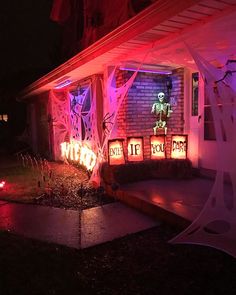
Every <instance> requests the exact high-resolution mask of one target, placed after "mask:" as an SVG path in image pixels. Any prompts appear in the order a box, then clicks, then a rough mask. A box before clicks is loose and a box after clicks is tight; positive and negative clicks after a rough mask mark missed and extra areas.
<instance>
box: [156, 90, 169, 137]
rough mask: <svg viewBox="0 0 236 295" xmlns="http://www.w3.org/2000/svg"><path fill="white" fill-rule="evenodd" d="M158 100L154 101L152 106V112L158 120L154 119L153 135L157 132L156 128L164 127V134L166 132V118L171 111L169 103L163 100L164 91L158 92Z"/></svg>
mask: <svg viewBox="0 0 236 295" xmlns="http://www.w3.org/2000/svg"><path fill="white" fill-rule="evenodd" d="M157 97H158V102H155V103H154V104H153V106H152V114H155V115H157V117H158V119H159V120H158V121H156V126H154V127H153V132H154V135H156V134H157V130H158V129H164V132H165V134H167V122H166V120H167V118H169V117H170V114H171V113H172V112H173V111H172V110H171V105H170V104H169V103H167V102H165V93H164V92H159V93H158V95H157Z"/></svg>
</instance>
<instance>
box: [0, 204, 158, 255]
mask: <svg viewBox="0 0 236 295" xmlns="http://www.w3.org/2000/svg"><path fill="white" fill-rule="evenodd" d="M157 225H158V223H157V221H154V220H153V219H151V218H150V217H148V216H146V215H144V214H142V213H139V212H137V211H136V210H134V209H131V208H129V207H127V206H126V205H123V204H121V203H119V202H116V203H112V204H108V205H104V206H102V207H96V208H92V209H87V210H83V211H82V213H81V215H80V213H79V212H78V211H74V210H64V209H59V208H51V207H43V206H36V205H25V204H16V203H7V202H4V201H0V230H6V231H11V232H13V233H16V234H19V235H22V236H25V237H29V238H33V239H38V240H42V241H48V242H53V243H57V244H62V245H66V246H69V247H74V248H77V249H79V248H87V247H90V246H94V245H96V244H101V243H104V242H107V241H111V240H113V239H116V238H120V237H123V236H125V235H128V234H131V233H135V232H139V231H142V230H145V229H148V228H151V227H154V226H157Z"/></svg>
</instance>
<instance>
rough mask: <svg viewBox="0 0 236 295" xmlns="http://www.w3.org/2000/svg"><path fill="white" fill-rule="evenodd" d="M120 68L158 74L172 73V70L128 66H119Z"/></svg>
mask: <svg viewBox="0 0 236 295" xmlns="http://www.w3.org/2000/svg"><path fill="white" fill-rule="evenodd" d="M120 70H125V71H132V72H136V71H138V72H141V73H153V74H160V75H170V74H172V71H165V70H148V69H135V68H129V67H120Z"/></svg>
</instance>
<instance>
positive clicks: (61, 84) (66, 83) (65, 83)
mask: <svg viewBox="0 0 236 295" xmlns="http://www.w3.org/2000/svg"><path fill="white" fill-rule="evenodd" d="M71 83H72V81H71V80H65V81H63V82H61V83H59V84H57V85H56V86H55V87H54V88H55V89H61V88H64V87H66V86H68V85H70V84H71Z"/></svg>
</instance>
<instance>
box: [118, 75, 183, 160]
mask: <svg viewBox="0 0 236 295" xmlns="http://www.w3.org/2000/svg"><path fill="white" fill-rule="evenodd" d="M130 75H131V73H129V72H124V71H123V72H119V73H117V86H119V85H120V84H121V83H123V82H124V81H125V80H127V78H128V77H129V76H130ZM171 78H172V90H171V95H170V97H173V98H175V101H176V105H173V106H172V110H173V113H172V114H171V116H170V118H169V119H168V122H167V127H168V133H167V157H169V156H170V138H171V134H182V133H183V128H184V115H183V114H184V91H183V84H184V70H183V69H177V70H175V71H174V72H173V74H172V75H171ZM160 91H163V92H164V93H165V94H166V95H167V88H166V76H163V75H158V74H153V73H138V75H137V77H136V79H135V81H134V83H133V85H132V87H131V89H130V90H129V92H128V95H127V97H126V98H125V100H124V102H123V104H122V106H121V108H120V110H119V112H118V116H117V127H116V128H117V134H116V137H117V138H126V137H129V136H143V139H144V159H149V158H150V135H153V127H154V126H155V122H156V121H157V118H156V116H155V115H154V114H152V113H151V109H152V105H153V103H154V102H156V101H157V94H158V93H159V92H160ZM125 150H126V142H125Z"/></svg>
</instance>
